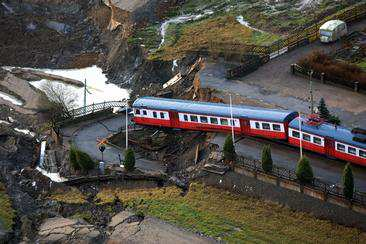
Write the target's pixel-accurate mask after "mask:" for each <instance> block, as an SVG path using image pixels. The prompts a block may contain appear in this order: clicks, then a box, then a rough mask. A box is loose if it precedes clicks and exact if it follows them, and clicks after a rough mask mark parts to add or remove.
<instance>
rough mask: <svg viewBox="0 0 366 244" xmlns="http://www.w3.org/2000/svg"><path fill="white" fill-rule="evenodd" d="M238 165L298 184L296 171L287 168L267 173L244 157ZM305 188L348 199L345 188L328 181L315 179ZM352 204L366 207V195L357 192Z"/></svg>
mask: <svg viewBox="0 0 366 244" xmlns="http://www.w3.org/2000/svg"><path fill="white" fill-rule="evenodd" d="M236 164H237V165H238V166H242V167H244V168H246V169H249V170H251V171H254V172H260V173H264V174H268V175H272V176H276V177H278V178H280V179H284V180H289V181H293V182H298V180H297V177H296V173H295V171H293V170H289V169H287V168H283V167H279V166H276V165H273V170H272V172H271V173H266V172H264V170H263V169H262V164H261V162H260V161H258V160H252V159H248V158H244V157H237V159H236ZM298 183H299V182H298ZM303 186H306V187H309V188H312V189H314V190H318V191H322V192H323V193H324V194H325V195H327V196H329V195H332V196H335V197H339V198H342V199H345V200H347V198H346V197H345V196H344V195H343V188H342V187H341V186H339V185H337V184H333V183H330V182H326V181H324V180H321V179H318V178H314V179H313V181H312V183H311V184H303ZM351 202H353V203H358V204H360V205H363V206H366V193H363V192H359V191H357V190H355V192H354V194H353V198H352V200H351Z"/></svg>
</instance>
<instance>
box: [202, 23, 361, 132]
mask: <svg viewBox="0 0 366 244" xmlns="http://www.w3.org/2000/svg"><path fill="white" fill-rule="evenodd" d="M365 27H366V20H363V21H362V22H359V23H357V24H355V25H352V26H351V27H350V29H351V31H354V30H360V29H364V28H365ZM339 46H340V43H339V42H337V43H335V44H330V45H324V44H321V43H320V42H315V43H312V44H309V45H307V46H304V47H301V48H298V49H296V50H294V51H292V52H289V53H286V54H284V55H282V56H280V57H278V58H276V59H273V60H272V61H270V62H269V63H267V64H265V65H264V66H262V67H260V68H259V69H258V70H257V71H255V72H253V73H251V74H249V75H247V76H245V77H243V78H240V79H237V80H227V79H226V78H225V71H226V69H225V64H223V63H207V64H206V67H205V69H204V70H202V71H201V72H200V79H201V86H202V87H210V88H214V89H216V90H218V91H223V92H229V93H232V94H237V95H240V96H243V97H246V98H249V99H253V100H258V101H260V102H262V103H263V104H271V105H274V106H277V107H282V108H286V109H293V110H297V111H301V112H304V113H309V103H308V96H309V92H308V88H309V87H308V86H309V84H308V82H307V81H306V79H305V78H301V77H297V76H294V75H292V74H291V72H290V65H291V64H293V63H296V62H297V60H298V59H299V58H301V57H303V56H304V55H306V54H308V53H309V52H311V51H313V50H316V49H320V50H323V51H326V52H329V51H331V50H334V49H337V48H339ZM313 87H314V95H315V100H316V101H318V100H320V98H321V97H323V98H324V99H325V100H326V102H327V104H328V107H329V108H330V110H331V111H332V112H333V113H335V114H337V115H338V116H339V117H340V118H341V120H342V121H343V124H345V125H347V126H365V125H366V106H365V104H366V95H365V94H359V93H355V92H353V91H350V90H347V89H343V88H338V87H333V86H331V85H326V84H321V83H319V82H314V86H313ZM218 95H219V96H220V94H218ZM222 95H223V94H222V93H221V96H222Z"/></svg>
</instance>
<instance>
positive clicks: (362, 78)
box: [298, 51, 366, 89]
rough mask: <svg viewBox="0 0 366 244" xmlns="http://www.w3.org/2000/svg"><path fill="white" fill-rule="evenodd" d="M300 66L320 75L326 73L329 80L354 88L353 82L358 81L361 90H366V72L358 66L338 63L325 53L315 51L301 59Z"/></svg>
mask: <svg viewBox="0 0 366 244" xmlns="http://www.w3.org/2000/svg"><path fill="white" fill-rule="evenodd" d="M298 64H299V65H300V66H301V67H303V68H305V69H307V70H314V71H315V72H316V73H318V74H321V73H324V74H325V76H326V78H327V80H331V81H333V82H335V83H338V84H342V85H345V86H350V87H352V88H353V83H352V82H354V81H358V82H359V87H360V88H362V89H365V88H366V72H364V71H363V70H362V69H361V68H360V67H358V66H357V65H353V64H348V63H343V62H340V61H336V60H334V59H332V58H331V57H330V56H328V55H327V54H325V53H324V52H321V51H314V52H312V53H311V54H310V55H308V56H307V57H305V58H302V59H300V60H299V62H298Z"/></svg>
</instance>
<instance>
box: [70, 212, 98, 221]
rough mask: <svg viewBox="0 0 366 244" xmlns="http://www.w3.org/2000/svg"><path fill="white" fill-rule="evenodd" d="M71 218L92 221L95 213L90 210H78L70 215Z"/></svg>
mask: <svg viewBox="0 0 366 244" xmlns="http://www.w3.org/2000/svg"><path fill="white" fill-rule="evenodd" d="M70 218H71V219H83V220H85V221H87V222H89V223H90V222H91V220H92V218H93V215H92V213H91V212H90V211H83V212H78V213H76V214H74V215H72V216H71V217H70Z"/></svg>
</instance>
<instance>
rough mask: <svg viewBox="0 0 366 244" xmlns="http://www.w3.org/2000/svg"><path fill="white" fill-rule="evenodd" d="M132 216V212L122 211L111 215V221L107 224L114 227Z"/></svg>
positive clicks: (110, 227)
mask: <svg viewBox="0 0 366 244" xmlns="http://www.w3.org/2000/svg"><path fill="white" fill-rule="evenodd" d="M132 216H134V213H132V212H129V211H122V212H120V213H118V214H116V215H115V216H113V217H112V220H111V222H110V223H109V225H108V228H109V229H114V228H115V227H116V226H117V225H119V224H121V223H123V222H125V221H126V220H127V219H129V218H130V217H132Z"/></svg>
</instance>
